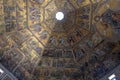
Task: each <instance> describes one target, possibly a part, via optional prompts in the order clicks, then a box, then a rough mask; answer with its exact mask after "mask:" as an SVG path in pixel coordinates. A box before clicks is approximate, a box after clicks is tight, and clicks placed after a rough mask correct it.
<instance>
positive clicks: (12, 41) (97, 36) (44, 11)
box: [0, 0, 120, 80]
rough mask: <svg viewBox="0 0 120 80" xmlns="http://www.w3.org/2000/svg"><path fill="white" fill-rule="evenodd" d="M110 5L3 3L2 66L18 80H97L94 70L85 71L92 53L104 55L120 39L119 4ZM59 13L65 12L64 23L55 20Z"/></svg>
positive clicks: (88, 0) (35, 0)
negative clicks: (111, 41)
mask: <svg viewBox="0 0 120 80" xmlns="http://www.w3.org/2000/svg"><path fill="white" fill-rule="evenodd" d="M112 3H113V0H0V21H1V22H0V51H1V52H0V56H2V57H0V63H1V64H2V65H4V66H5V67H6V68H7V69H8V70H9V71H10V72H11V73H12V74H14V75H15V77H17V78H18V80H79V79H81V80H93V79H94V78H96V79H98V78H99V77H100V76H97V77H94V76H93V74H92V73H89V72H87V70H90V71H92V70H94V69H92V68H90V69H89V68H88V67H87V66H88V64H89V61H92V59H93V57H94V56H95V55H94V54H93V53H97V52H101V53H103V55H104V53H106V52H105V51H104V50H107V49H108V46H109V45H108V43H107V40H108V39H111V40H112V38H113V36H116V37H114V38H117V39H119V38H118V37H119V34H120V27H119V24H120V22H119V21H120V19H118V18H117V16H119V15H120V14H119V13H120V11H119V10H118V7H119V6H120V5H119V4H118V3H119V1H114V4H112ZM57 12H63V14H64V19H63V20H57V19H56V17H55V15H56V13H57ZM113 16H114V17H113ZM108 17H109V18H108ZM119 17H120V16H119ZM108 19H110V20H108ZM109 21H111V22H109ZM112 21H116V24H113V25H112ZM110 23H111V24H110ZM111 25H112V26H111ZM115 25H118V26H117V28H114V26H115ZM106 26H107V27H106ZM117 39H116V40H117ZM111 45H112V43H111ZM103 46H105V47H103ZM112 48H113V46H112ZM110 49H111V48H110ZM107 53H108V52H107ZM104 60H106V59H104ZM113 63H114V62H113ZM96 64H97V63H95V64H89V66H93V65H96ZM83 65H85V66H86V67H83ZM84 68H86V70H85V69H84ZM83 70H84V71H83ZM87 75H89V76H87ZM90 76H91V77H90ZM78 78H79V79H78ZM87 78H88V79H87Z"/></svg>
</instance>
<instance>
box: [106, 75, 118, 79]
mask: <svg viewBox="0 0 120 80" xmlns="http://www.w3.org/2000/svg"><path fill="white" fill-rule="evenodd" d="M115 77H116V76H115V74H112V75H111V76H110V77H108V79H109V80H116V78H115Z"/></svg>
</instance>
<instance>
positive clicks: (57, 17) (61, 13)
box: [55, 12, 64, 20]
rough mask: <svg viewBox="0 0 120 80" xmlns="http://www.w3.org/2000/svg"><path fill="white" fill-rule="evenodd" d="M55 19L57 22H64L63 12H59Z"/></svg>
mask: <svg viewBox="0 0 120 80" xmlns="http://www.w3.org/2000/svg"><path fill="white" fill-rule="evenodd" d="M55 17H56V19H57V20H63V19H64V14H63V12H57V13H56V16H55Z"/></svg>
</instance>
